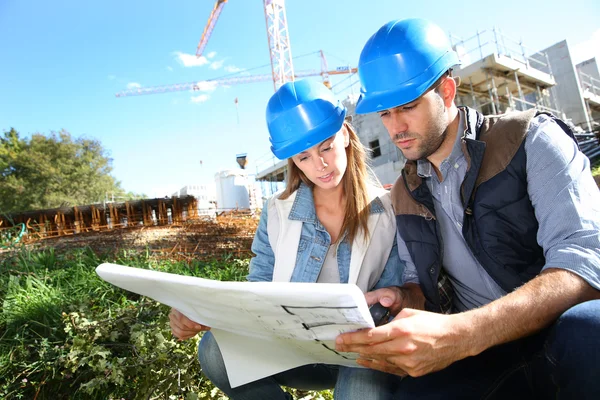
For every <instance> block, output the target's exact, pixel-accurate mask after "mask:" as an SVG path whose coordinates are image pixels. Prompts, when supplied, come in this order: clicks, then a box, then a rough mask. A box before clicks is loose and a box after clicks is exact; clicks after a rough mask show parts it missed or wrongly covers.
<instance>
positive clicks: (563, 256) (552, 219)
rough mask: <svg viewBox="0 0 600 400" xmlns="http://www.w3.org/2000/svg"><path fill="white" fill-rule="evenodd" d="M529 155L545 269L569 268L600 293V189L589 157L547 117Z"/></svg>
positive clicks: (536, 123) (529, 141)
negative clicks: (591, 168) (592, 172)
mask: <svg viewBox="0 0 600 400" xmlns="http://www.w3.org/2000/svg"><path fill="white" fill-rule="evenodd" d="M525 152H526V153H527V185H528V192H529V197H530V199H531V203H532V204H533V207H534V209H535V215H536V218H537V220H538V223H539V230H538V237H537V239H538V243H539V244H540V246H542V248H543V249H544V256H545V258H546V265H545V266H544V268H543V269H548V268H559V269H565V270H569V271H571V272H573V273H575V274H577V275H579V276H580V277H581V278H583V279H584V280H585V281H587V282H588V283H589V284H590V285H591V286H592V287H594V288H596V289H600V191H599V190H598V187H597V186H596V183H595V182H594V179H593V177H592V174H591V171H590V163H589V160H588V158H587V157H586V156H585V155H584V154H583V153H581V151H579V149H578V148H577V145H576V144H575V142H574V141H573V140H572V139H571V138H570V137H569V136H567V135H566V134H565V133H564V132H563V131H562V129H561V128H560V127H559V126H558V125H557V124H556V123H555V122H554V121H552V119H551V118H549V117H548V116H545V115H540V116H538V117H536V118H535V119H534V120H533V121H532V123H531V126H530V128H529V132H528V134H527V138H526V140H525Z"/></svg>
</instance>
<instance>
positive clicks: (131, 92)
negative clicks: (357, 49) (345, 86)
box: [115, 67, 356, 97]
mask: <svg viewBox="0 0 600 400" xmlns="http://www.w3.org/2000/svg"><path fill="white" fill-rule="evenodd" d="M354 73H356V68H349V67H338V68H336V69H335V70H331V71H317V70H308V71H299V72H297V73H296V74H295V75H294V76H293V78H306V77H309V76H319V75H320V76H328V75H340V74H354ZM271 79H273V76H272V75H268V74H264V75H247V76H233V77H229V78H216V79H207V80H204V81H198V82H187V83H176V84H173V85H161V86H150V87H141V88H135V89H128V90H123V91H121V92H118V93H116V94H115V96H116V97H129V96H141V95H145V94H158V93H171V92H181V91H185V90H190V91H193V92H195V91H201V90H202V87H203V86H223V85H234V84H242V83H255V82H267V81H270V80H271Z"/></svg>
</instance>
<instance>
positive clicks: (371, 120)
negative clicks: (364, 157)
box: [343, 97, 404, 184]
mask: <svg viewBox="0 0 600 400" xmlns="http://www.w3.org/2000/svg"><path fill="white" fill-rule="evenodd" d="M343 103H344V105H345V106H346V108H347V109H348V115H351V116H352V126H354V128H355V129H356V133H357V134H358V137H359V138H360V141H361V143H362V144H363V145H364V146H365V147H366V148H369V147H370V146H369V144H370V143H372V142H374V141H376V140H378V141H379V151H380V152H381V155H380V156H378V157H374V156H373V155H371V166H372V167H373V171H375V174H376V175H377V177H378V178H379V180H380V181H381V183H383V184H386V183H393V182H394V181H395V180H396V179H395V178H396V177H397V176H398V175H399V174H400V170H401V169H402V168H401V167H400V169H398V170H397V171H396V169H394V167H393V166H392V167H390V166H388V164H389V163H395V164H396V165H398V164H400V165H402V166H403V165H404V156H403V155H402V153H401V152H400V150H399V149H398V148H397V147H396V145H394V144H393V143H392V141H391V139H390V136H389V135H388V132H387V130H386V129H385V127H384V126H383V124H382V123H381V119H380V118H379V115H378V114H377V113H371V114H365V115H359V114H356V112H355V109H356V97H354V98H352V97H349V98H347V99H346V100H344V101H343Z"/></svg>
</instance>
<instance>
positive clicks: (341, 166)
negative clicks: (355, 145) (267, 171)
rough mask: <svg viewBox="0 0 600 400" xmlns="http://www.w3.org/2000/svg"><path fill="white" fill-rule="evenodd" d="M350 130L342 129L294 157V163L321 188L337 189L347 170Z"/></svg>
mask: <svg viewBox="0 0 600 400" xmlns="http://www.w3.org/2000/svg"><path fill="white" fill-rule="evenodd" d="M348 144H349V137H348V132H347V131H346V129H343V128H342V129H341V130H340V131H339V132H338V133H336V134H335V135H334V136H332V137H330V138H329V139H327V140H325V141H323V142H321V143H319V144H318V145H316V146H313V147H311V148H310V149H308V150H305V151H303V152H301V153H299V154H296V155H295V156H293V157H292V160H293V161H294V164H296V166H297V167H298V168H299V169H300V170H301V171H302V172H303V173H304V175H306V177H307V178H308V179H309V180H310V181H311V182H312V183H314V184H315V186H316V187H319V188H321V189H325V190H327V189H335V188H336V187H337V186H338V185H339V184H340V183H341V182H342V178H343V177H344V173H345V172H346V167H347V165H348V159H347V157H346V147H348Z"/></svg>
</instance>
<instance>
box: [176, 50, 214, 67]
mask: <svg viewBox="0 0 600 400" xmlns="http://www.w3.org/2000/svg"><path fill="white" fill-rule="evenodd" d="M175 57H176V59H177V61H179V63H180V64H182V65H183V66H184V67H201V66H202V65H206V64H208V63H209V61H208V59H207V58H206V57H204V56H200V57H196V55H195V54H187V53H182V52H180V51H176V52H175Z"/></svg>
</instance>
